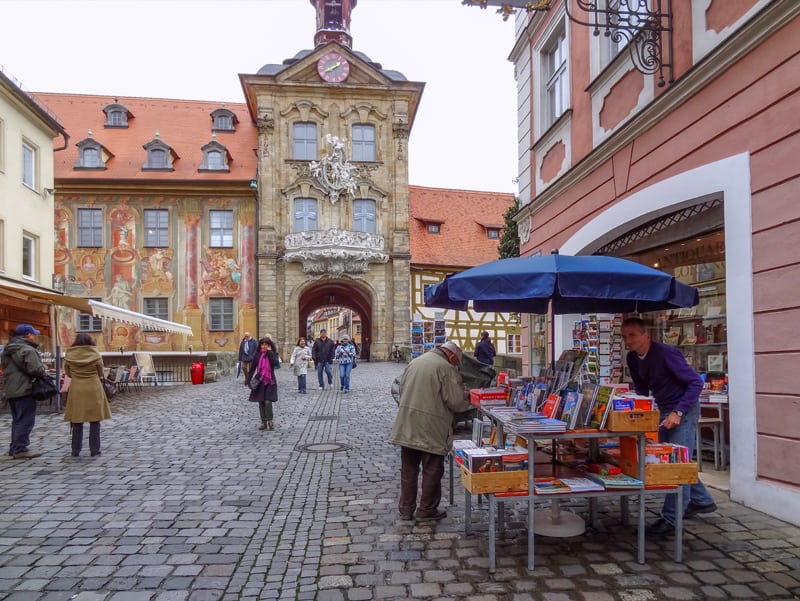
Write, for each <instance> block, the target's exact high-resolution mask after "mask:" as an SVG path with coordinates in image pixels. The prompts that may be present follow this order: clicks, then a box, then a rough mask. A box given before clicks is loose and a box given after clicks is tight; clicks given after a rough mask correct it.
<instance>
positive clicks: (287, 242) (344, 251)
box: [283, 229, 389, 276]
mask: <svg viewBox="0 0 800 601" xmlns="http://www.w3.org/2000/svg"><path fill="white" fill-rule="evenodd" d="M284 247H285V249H286V251H285V253H284V256H283V259H284V261H286V262H287V263H302V264H303V272H304V273H307V274H310V275H324V274H328V275H331V276H340V275H343V274H348V275H352V276H362V275H364V274H365V273H366V272H367V269H369V265H370V263H386V262H387V261H388V260H389V255H388V254H387V253H386V252H384V240H383V236H378V235H377V234H368V233H366V232H351V231H346V230H337V229H329V230H327V231H312V232H294V233H291V234H289V235H287V236H286V237H285V238H284Z"/></svg>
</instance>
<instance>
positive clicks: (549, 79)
mask: <svg viewBox="0 0 800 601" xmlns="http://www.w3.org/2000/svg"><path fill="white" fill-rule="evenodd" d="M542 61H543V71H544V79H545V114H544V120H543V121H544V122H543V125H544V129H547V128H548V127H550V126H551V125H553V123H555V122H556V120H557V119H558V118H559V117H560V116H561V115H562V114H563V113H564V111H566V110H567V108H568V107H569V77H568V70H567V36H566V33H565V30H564V28H563V25H562V27H561V28H560V29H559V30H558V31H556V33H555V34H554V35H553V37H552V39H551V40H550V42H549V43H548V44H547V46H545V48H544V52H543V53H542Z"/></svg>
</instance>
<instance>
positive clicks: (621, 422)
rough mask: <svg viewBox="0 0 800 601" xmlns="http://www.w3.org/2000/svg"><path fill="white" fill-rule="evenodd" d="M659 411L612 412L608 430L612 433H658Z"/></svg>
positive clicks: (609, 416) (607, 425)
mask: <svg viewBox="0 0 800 601" xmlns="http://www.w3.org/2000/svg"><path fill="white" fill-rule="evenodd" d="M658 417H659V416H658V411H642V410H641V409H634V410H633V411H610V412H609V413H608V423H607V424H606V429H607V430H609V431H610V432H656V431H658V423H659V421H658Z"/></svg>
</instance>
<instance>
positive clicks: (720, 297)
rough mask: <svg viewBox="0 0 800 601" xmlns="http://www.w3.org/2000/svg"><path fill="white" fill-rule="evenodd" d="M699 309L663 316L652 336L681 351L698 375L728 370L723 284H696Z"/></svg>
mask: <svg viewBox="0 0 800 601" xmlns="http://www.w3.org/2000/svg"><path fill="white" fill-rule="evenodd" d="M695 286H696V287H697V289H698V292H699V293H700V304H699V305H697V306H696V307H688V308H684V309H678V310H675V311H672V312H670V313H663V314H661V315H660V316H659V317H658V318H657V319H656V320H655V322H653V323H652V324H651V337H652V339H653V340H659V341H661V342H663V343H664V344H669V345H671V346H675V347H677V348H679V349H680V351H681V352H682V353H683V354H684V356H685V357H686V360H687V361H688V362H689V363H690V364H691V365H692V367H693V368H694V369H695V370H696V371H697V372H698V373H725V372H727V371H728V329H727V316H726V314H725V284H724V282H723V281H721V280H719V281H714V282H702V283H698V284H695Z"/></svg>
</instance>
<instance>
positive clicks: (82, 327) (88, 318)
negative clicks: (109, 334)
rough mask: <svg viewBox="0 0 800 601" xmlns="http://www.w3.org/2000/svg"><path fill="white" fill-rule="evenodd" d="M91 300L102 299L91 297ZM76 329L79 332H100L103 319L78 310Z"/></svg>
mask: <svg viewBox="0 0 800 601" xmlns="http://www.w3.org/2000/svg"><path fill="white" fill-rule="evenodd" d="M91 300H96V301H99V300H102V299H100V298H93V299H91ZM78 331H79V332H102V331H103V320H102V319H100V318H99V317H95V316H94V315H92V314H91V313H82V312H78Z"/></svg>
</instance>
